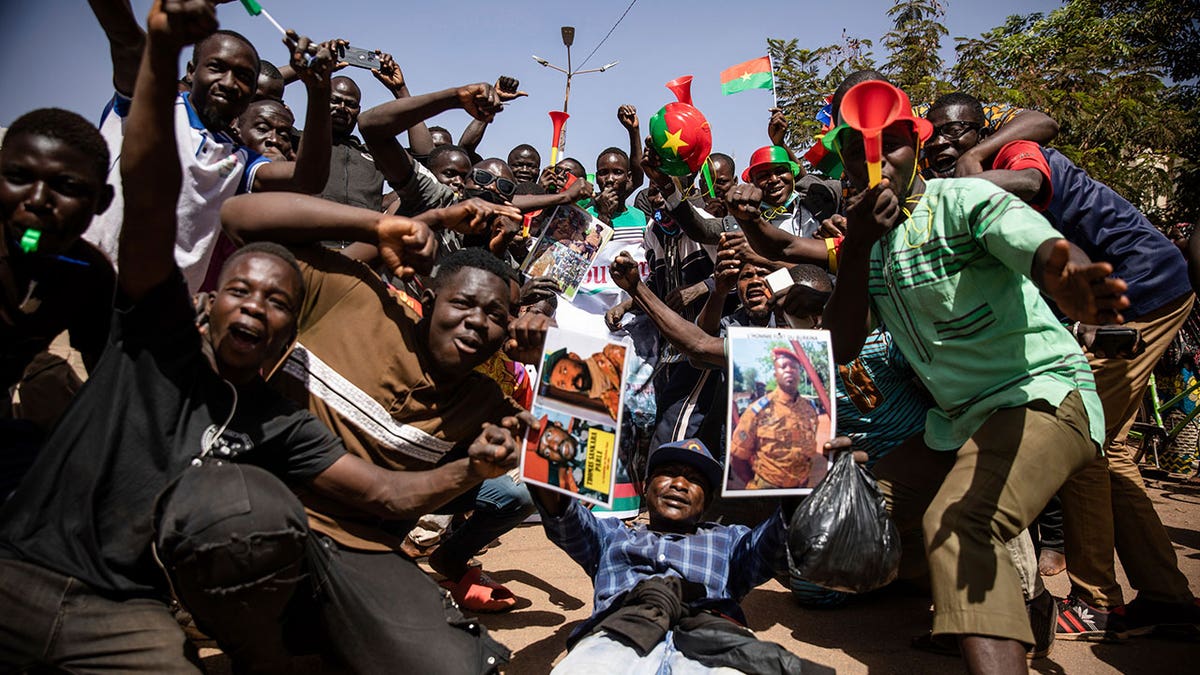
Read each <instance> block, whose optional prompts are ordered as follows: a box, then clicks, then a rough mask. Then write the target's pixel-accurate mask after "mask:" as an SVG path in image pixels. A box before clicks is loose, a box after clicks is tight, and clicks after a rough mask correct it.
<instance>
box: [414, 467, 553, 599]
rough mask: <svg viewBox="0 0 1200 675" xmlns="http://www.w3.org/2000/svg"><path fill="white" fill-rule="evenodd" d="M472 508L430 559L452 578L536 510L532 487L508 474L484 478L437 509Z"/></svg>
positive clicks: (456, 511)
mask: <svg viewBox="0 0 1200 675" xmlns="http://www.w3.org/2000/svg"><path fill="white" fill-rule="evenodd" d="M472 509H474V511H475V513H474V514H472V515H471V517H470V518H468V519H467V522H465V523H463V524H462V525H461V526H459V527H457V528H455V529H454V530H453V531H451V533H450V536H448V537H446V538H445V539H444V540H443V541H442V545H441V546H439V547H438V550H437V551H436V552H434V554H433V556H432V557H431V560H430V565H432V566H433V567H434V568H435V569H437V571H439V572H441V573H442V574H445V575H446V576H447V577H449V578H451V579H456V580H457V579H460V578H462V575H464V574H466V573H467V561H469V560H470V559H471V556H473V555H475V554H476V553H478V552H479V551H480V550H482V549H483V547H484V546H487V545H488V543H490V542H491V541H492V540H493V539H495V538H497V537H499V536H500V535H502V534H504V533H505V532H508V531H509V530H511V529H513V528H514V527H516V526H517V525H520V524H521V522H522V521H524V520H525V519H526V518H528V517H529V514H531V513H533V512H534V506H533V498H532V497H531V496H530V495H529V488H527V487H525V484H524V483H517V482H516V481H514V480H513V479H512V478H511V477H509V476H508V475H507V474H505V475H503V476H500V477H499V478H489V479H488V480H485V481H483V483H481V484H480V486H479V491H478V492H477V493H476V494H474V495H471V494H470V493H467V494H465V495H463V496H462V497H460V498H458V499H455V500H453V501H451V502H450V503H449V504H446V505H445V506H443V507H442V508H440V509H438V513H462V512H464V511H469V510H472Z"/></svg>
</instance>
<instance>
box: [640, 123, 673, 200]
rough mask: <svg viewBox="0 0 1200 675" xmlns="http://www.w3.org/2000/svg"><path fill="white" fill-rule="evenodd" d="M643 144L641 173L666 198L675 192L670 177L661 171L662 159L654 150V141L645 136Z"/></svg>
mask: <svg viewBox="0 0 1200 675" xmlns="http://www.w3.org/2000/svg"><path fill="white" fill-rule="evenodd" d="M645 143H646V147H645V149H644V150H642V173H644V174H646V178H648V179H650V182H651V183H654V184H655V185H657V186H658V189H659V192H662V195H663V197H666V196H667V195H669V194H671V193H672V192H674V191H675V190H674V183H672V182H671V177H670V176H668V175H667V174H666V173H664V172H663V170H662V158H661V157H659V156H658V152H656V151H655V150H654V139H653V138H652V137H650V136H647V137H646V141H645Z"/></svg>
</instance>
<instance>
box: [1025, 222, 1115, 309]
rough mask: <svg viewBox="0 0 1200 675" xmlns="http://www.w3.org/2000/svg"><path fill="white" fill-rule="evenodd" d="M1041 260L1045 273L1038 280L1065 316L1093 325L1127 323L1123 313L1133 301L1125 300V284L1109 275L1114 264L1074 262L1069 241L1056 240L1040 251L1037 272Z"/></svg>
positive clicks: (1045, 245) (1037, 258) (1049, 242)
mask: <svg viewBox="0 0 1200 675" xmlns="http://www.w3.org/2000/svg"><path fill="white" fill-rule="evenodd" d="M1038 261H1041V264H1040V267H1041V270H1040V272H1041V274H1040V279H1035V281H1038V282H1039V285H1040V286H1041V288H1042V291H1044V292H1045V293H1046V295H1048V296H1050V298H1051V299H1052V300H1054V302H1055V303H1056V304H1057V305H1058V308H1059V309H1060V310H1062V312H1063V313H1064V314H1066V315H1067V316H1069V317H1071V318H1072V319H1075V320H1076V321H1081V322H1083V323H1089V324H1117V323H1122V322H1123V321H1124V318H1123V317H1122V316H1121V312H1120V310H1122V309H1125V308H1126V307H1128V306H1129V298H1127V297H1125V287H1126V285H1125V282H1124V281H1121V280H1120V279H1115V278H1112V277H1109V276H1108V275H1110V274H1112V271H1113V267H1112V265H1110V264H1108V263H1106V262H1089V263H1086V264H1085V263H1080V262H1076V261H1072V260H1071V244H1070V243H1069V242H1068V241H1067V240H1066V239H1052V240H1049V241H1047V242H1046V243H1044V244H1042V246H1041V247H1039V248H1038V252H1037V256H1036V258H1035V263H1034V264H1035V272H1036V271H1037V266H1038Z"/></svg>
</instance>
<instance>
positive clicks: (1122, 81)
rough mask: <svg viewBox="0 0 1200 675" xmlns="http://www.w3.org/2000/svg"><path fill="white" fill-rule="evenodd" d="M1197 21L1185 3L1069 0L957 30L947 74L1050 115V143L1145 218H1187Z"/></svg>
mask: <svg viewBox="0 0 1200 675" xmlns="http://www.w3.org/2000/svg"><path fill="white" fill-rule="evenodd" d="M1198 20H1200V5H1197V3H1195V2H1186V3H1179V2H1174V1H1172V0H1070V2H1067V3H1066V4H1064V5H1063V6H1062V7H1060V8H1059V9H1056V10H1054V11H1053V12H1051V13H1050V14H1048V15H1042V14H1030V15H1027V16H1013V17H1009V19H1008V20H1007V21H1006V22H1005V23H1004V25H1002V26H1000V27H998V28H996V29H994V30H992V31H989V32H987V33H984V34H983V35H982V36H980V37H979V38H970V39H966V38H958V40H957V41H958V46H957V50H956V51H957V57H958V58H957V64H956V65H955V66H954V68H953V70H952V79H953V81H954V84H955V85H956V86H957V87H958V88H959V89H961V90H962V91H966V92H968V93H971V94H973V95H974V96H976V97H977V98H979V99H981V100H985V101H1003V102H1007V103H1011V104H1014V105H1018V106H1021V107H1024V108H1035V109H1038V110H1042V111H1044V112H1045V113H1046V114H1048V115H1050V116H1051V117H1053V118H1054V119H1055V120H1057V121H1058V123H1059V126H1060V132H1059V136H1058V138H1056V139H1055V141H1054V143H1053V145H1054V147H1055V148H1056V149H1058V150H1060V151H1061V152H1062V153H1063V154H1065V155H1067V156H1068V157H1069V158H1070V159H1071V160H1072V161H1074V162H1075V163H1076V164H1078V165H1079V166H1080V167H1082V168H1083V169H1084V170H1086V171H1087V172H1088V173H1089V174H1091V175H1092V177H1094V178H1095V179H1097V180H1099V181H1101V182H1103V183H1105V184H1107V185H1108V186H1110V187H1112V188H1113V189H1114V190H1116V191H1117V192H1118V193H1120V194H1121V195H1122V196H1124V197H1125V198H1126V199H1129V200H1130V201H1131V202H1133V203H1134V204H1135V205H1137V206H1138V207H1139V208H1140V209H1141V210H1142V211H1143V212H1144V213H1146V215H1147V216H1149V217H1150V218H1151V219H1153V220H1156V221H1157V222H1159V223H1160V224H1163V223H1164V222H1165V221H1166V220H1168V219H1171V218H1179V217H1190V218H1192V219H1194V218H1196V213H1197V209H1200V201H1198V200H1197V199H1196V196H1197V195H1196V192H1195V191H1196V189H1197V188H1196V187H1195V186H1196V183H1195V176H1196V167H1197V155H1196V146H1197V145H1198V143H1197V139H1196V120H1197V113H1198V112H1200V111H1198V108H1197V104H1196V95H1195V77H1196V75H1197V71H1198V70H1200V67H1198V62H1200V58H1198V57H1197V56H1196V54H1195V50H1194V45H1195V37H1196V35H1197V31H1198V28H1197V21H1198ZM1188 39H1191V40H1192V42H1191V43H1190V44H1191V45H1192V47H1183V46H1182V45H1183V44H1189V43H1183V42H1181V41H1182V40H1188ZM1167 76H1170V77H1175V78H1179V77H1182V78H1188V77H1190V78H1192V82H1191V84H1189V83H1188V82H1186V81H1180V80H1176V81H1174V82H1173V83H1171V84H1168V83H1167V82H1166V81H1165V80H1164V77H1167ZM1189 147H1190V148H1191V149H1190V150H1189ZM1189 172H1190V175H1191V176H1192V178H1191V179H1188V178H1187V177H1188V175H1189ZM1189 191H1191V192H1190V195H1191V196H1190V197H1189V196H1188V195H1189Z"/></svg>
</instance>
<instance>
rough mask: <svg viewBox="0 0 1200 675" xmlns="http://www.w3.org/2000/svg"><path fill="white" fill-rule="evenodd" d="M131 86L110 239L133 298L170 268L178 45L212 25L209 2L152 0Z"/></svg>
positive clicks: (122, 283)
mask: <svg viewBox="0 0 1200 675" xmlns="http://www.w3.org/2000/svg"><path fill="white" fill-rule="evenodd" d="M146 25H147V32H148V34H147V36H146V41H145V51H144V54H143V57H142V59H141V64H140V66H139V68H138V71H137V81H136V85H135V87H134V90H135V91H136V92H137V93H136V95H134V97H133V102H132V104H131V105H130V108H129V117H128V118H127V121H126V128H125V140H124V143H123V145H122V148H121V180H122V183H123V185H124V191H125V218H124V221H123V222H122V224H121V234H120V240H119V245H118V253H117V260H118V267H119V272H118V274H117V284H118V286H119V287H120V289H121V291H122V292H123V293H124V294H125V297H126V298H128V299H129V300H130V301H132V302H137V301H138V300H140V299H141V298H142V297H144V296H145V295H146V293H147V292H149V291H150V290H151V289H153V288H154V287H156V286H158V285H159V284H161V283H163V282H164V281H166V280H167V279H168V278H170V276H171V275H172V274H174V273H175V271H176V266H175V231H176V227H177V219H176V202H177V200H178V199H179V190H180V187H181V186H182V184H183V171H182V169H181V168H180V166H179V150H178V146H177V144H176V141H175V96H176V92H177V88H176V82H177V80H178V77H179V71H178V67H177V64H178V63H179V53H180V52H181V51H182V50H183V47H184V46H185V45H187V44H190V43H192V42H195V41H197V40H199V39H202V38H204V37H205V36H207V35H210V34H211V33H212V32H213V31H215V30H216V29H217V12H216V8H215V7H213V6H212V4H211V3H207V2H195V1H194V0H174V1H171V0H165V1H164V0H159V1H158V2H155V3H154V6H153V7H152V8H151V10H150V15H149V18H148V19H147V22H146Z"/></svg>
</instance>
